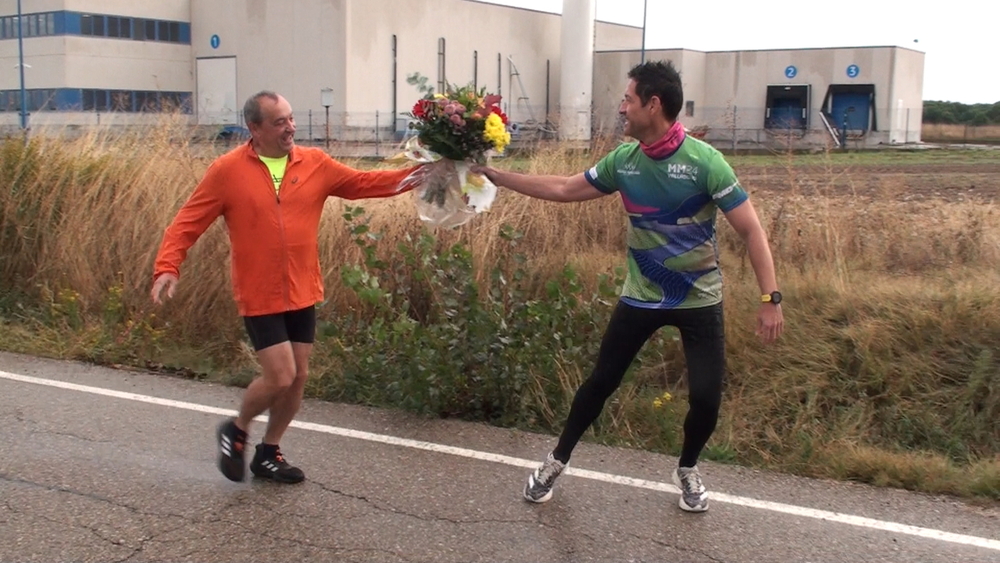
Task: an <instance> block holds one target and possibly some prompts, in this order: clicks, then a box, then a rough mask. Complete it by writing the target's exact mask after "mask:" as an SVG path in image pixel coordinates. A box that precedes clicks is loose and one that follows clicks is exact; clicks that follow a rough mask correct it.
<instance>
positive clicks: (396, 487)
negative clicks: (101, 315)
mask: <svg viewBox="0 0 1000 563" xmlns="http://www.w3.org/2000/svg"><path fill="white" fill-rule="evenodd" d="M241 391H242V390H240V389H233V388H227V387H222V386H217V385H212V384H206V383H199V382H192V381H186V380H180V379H174V378H169V377H164V376H158V375H150V374H142V373H133V372H125V371H116V370H110V369H104V368H99V367H94V366H88V365H84V364H78V363H72V362H57V361H50V360H41V359H36V358H29V357H24V356H16V355H9V354H0V428H2V432H0V561H5V562H6V561H10V562H14V561H17V562H29V561H46V562H52V561H74V562H76V561H80V562H82V561H136V562H140V561H347V562H354V561H388V562H411V561H413V562H415V561H434V562H451V561H456V562H458V561H463V562H464V561H566V562H585V561H671V562H697V563H702V562H715V563H722V562H726V563H729V562H732V563H736V562H749V561H752V562H770V561H773V562H782V563H786V562H814V563H820V562H833V561H837V562H848V561H850V562H854V561H864V562H869V561H893V562H914V563H916V562H921V563H930V562H936V561H940V562H948V563H953V562H955V561H963V562H990V561H996V562H1000V505H997V504H992V505H987V506H982V505H980V506H976V505H972V504H967V503H963V502H961V501H958V500H955V499H949V498H941V497H931V496H927V495H920V494H913V493H908V492H903V491H897V490H885V489H878V488H873V487H868V486H861V485H854V484H846V483H837V482H829V481H819V480H811V479H802V478H795V477H789V476H786V475H780V474H773V473H764V472H758V471H752V470H747V469H742V468H738V467H733V466H725V465H719V464H712V463H703V464H702V472H703V474H704V476H705V481H706V485H707V486H708V487H709V490H710V492H711V494H712V501H711V509H710V510H709V511H708V512H707V513H704V514H688V513H684V512H682V511H681V510H680V509H679V508H678V507H677V492H676V489H675V488H674V487H673V486H672V485H670V484H669V483H670V471H671V470H672V468H673V467H674V465H675V463H676V459H674V458H670V457H667V456H662V455H656V454H650V453H646V452H640V451H634V450H627V449H618V448H607V447H601V446H594V445H590V444H581V445H580V446H579V447H578V448H577V450H576V452H574V457H573V460H572V464H571V466H570V468H571V471H569V472H568V473H566V474H564V475H563V477H561V478H560V480H559V482H558V484H557V486H556V491H555V497H554V498H553V500H552V501H550V502H549V503H547V504H545V505H532V504H529V503H527V502H524V501H523V500H522V499H521V496H520V493H521V487H522V486H523V482H524V479H525V478H526V476H527V474H528V472H529V468H531V467H534V465H535V464H536V463H537V461H538V460H540V459H541V458H542V457H544V455H545V453H546V452H547V451H548V450H549V449H550V448H551V447H552V446H553V444H554V440H553V438H552V437H549V436H540V435H535V434H527V433H523V432H515V431H510V430H502V429H496V428H490V427H486V426H484V425H480V424H470V423H464V422H457V421H442V420H427V419H421V418H416V417H412V416H408V415H406V414H402V413H397V412H391V411H383V410H377V409H367V408H359V407H354V406H346V405H337V404H330V403H323V402H318V401H307V402H306V404H305V405H303V409H302V411H301V413H300V414H299V417H298V418H297V421H296V423H295V425H294V426H293V428H291V429H290V430H289V431H288V433H287V434H286V436H285V438H284V440H283V443H282V450H283V451H284V452H285V453H286V455H287V456H288V458H289V459H290V461H292V462H293V463H295V464H296V465H298V466H300V467H302V468H303V470H304V471H305V472H306V476H307V480H306V482H305V483H302V484H300V485H277V484H273V483H269V482H256V481H253V480H248V481H247V482H245V483H231V482H229V481H227V480H226V479H225V478H223V477H222V476H221V475H220V474H219V473H218V471H217V470H216V468H215V451H216V450H215V444H214V436H213V434H214V428H215V425H216V424H217V423H218V421H220V420H221V419H222V418H223V417H224V416H226V415H227V414H228V413H229V412H231V411H232V410H233V409H235V408H236V406H237V405H238V403H239V397H240V396H241ZM261 432H262V425H257V426H256V427H255V429H254V431H253V432H252V435H253V437H254V438H255V439H257V440H259V437H260V434H261Z"/></svg>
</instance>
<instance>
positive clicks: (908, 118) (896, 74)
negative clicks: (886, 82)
mask: <svg viewBox="0 0 1000 563" xmlns="http://www.w3.org/2000/svg"><path fill="white" fill-rule="evenodd" d="M893 51H894V52H893V55H894V57H895V60H894V64H893V69H892V91H891V98H890V100H889V105H890V109H891V111H892V117H891V121H892V131H891V132H890V142H892V143H919V142H920V130H921V125H922V124H923V111H924V102H923V99H924V54H923V53H921V52H920V51H913V50H911V49H903V48H900V47H897V48H895V49H894V50H893Z"/></svg>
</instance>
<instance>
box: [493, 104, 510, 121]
mask: <svg viewBox="0 0 1000 563" xmlns="http://www.w3.org/2000/svg"><path fill="white" fill-rule="evenodd" d="M493 113H495V114H497V115H499V116H500V119H501V120H503V124H504V125H507V114H506V113H504V112H503V110H501V109H500V106H493Z"/></svg>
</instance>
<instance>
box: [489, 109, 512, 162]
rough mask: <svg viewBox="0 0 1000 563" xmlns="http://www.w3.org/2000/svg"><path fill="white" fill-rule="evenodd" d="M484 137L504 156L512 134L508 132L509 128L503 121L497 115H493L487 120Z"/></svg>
mask: <svg viewBox="0 0 1000 563" xmlns="http://www.w3.org/2000/svg"><path fill="white" fill-rule="evenodd" d="M483 136H484V137H485V138H486V140H487V141H489V142H491V143H493V148H495V149H496V151H497V152H498V153H501V154H503V151H504V149H505V148H507V145H509V144H510V133H508V132H507V127H506V126H504V124H503V119H501V118H500V116H499V115H497V114H495V113H491V114H490V115H489V117H487V118H486V127H485V130H484V131H483Z"/></svg>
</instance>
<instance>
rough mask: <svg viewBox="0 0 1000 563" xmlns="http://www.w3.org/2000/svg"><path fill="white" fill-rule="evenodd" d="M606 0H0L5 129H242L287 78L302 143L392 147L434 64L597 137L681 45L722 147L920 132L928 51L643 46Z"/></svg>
mask: <svg viewBox="0 0 1000 563" xmlns="http://www.w3.org/2000/svg"><path fill="white" fill-rule="evenodd" d="M595 1H596V0H564V8H563V15H561V16H560V15H557V14H550V13H546V12H539V11H534V10H526V9H520V8H512V7H506V6H500V5H496V4H491V3H486V2H478V1H475V0H434V1H428V0H295V1H294V2H291V1H288V0H157V1H156V2H134V1H130V0H21V1H20V2H17V1H16V0H0V65H2V68H5V69H7V71H5V72H3V73H0V127H3V128H5V129H7V130H10V129H16V128H18V127H19V126H21V124H22V122H26V124H27V125H28V126H29V127H30V128H32V129H33V130H34V129H39V128H44V127H58V128H70V129H81V128H86V127H90V126H95V125H110V126H125V125H134V124H148V123H155V122H157V120H158V119H160V112H163V111H180V112H181V113H182V115H184V116H185V118H186V119H188V120H189V121H190V122H191V124H193V125H200V126H203V127H204V128H208V129H213V128H214V129H221V128H226V127H228V128H230V129H238V128H239V127H240V126H242V125H243V124H242V116H241V114H240V111H241V108H242V104H243V101H244V100H245V99H246V98H247V97H248V96H249V95H251V94H253V93H254V92H257V91H259V90H262V89H271V90H275V91H278V92H279V93H281V94H283V95H284V96H285V97H286V98H288V100H289V102H290V103H291V104H292V107H293V108H294V109H295V112H296V118H297V121H298V128H299V129H298V135H299V137H300V138H301V139H302V140H322V139H324V138H330V137H332V138H334V139H337V140H345V141H350V140H359V141H369V142H370V141H376V140H377V141H381V142H387V143H392V142H394V141H398V139H399V138H400V136H401V135H403V134H405V132H406V130H407V126H408V120H407V119H406V115H405V114H406V113H407V112H408V111H409V110H410V108H411V107H412V104H413V103H414V101H416V99H417V98H418V97H419V96H420V93H419V91H418V90H417V88H416V86H415V85H414V84H412V83H411V81H410V80H408V79H410V78H412V77H414V76H415V75H419V76H423V77H426V78H427V80H428V84H429V85H430V86H433V87H435V88H436V89H437V90H440V89H442V88H444V87H445V85H446V84H475V85H476V86H477V87H485V88H486V89H488V90H489V91H491V92H498V93H500V94H501V95H503V96H504V104H505V109H506V111H507V113H508V114H509V115H510V117H511V120H512V123H513V129H514V131H513V133H514V135H515V137H516V138H519V139H521V140H522V141H523V140H530V139H537V138H558V139H565V140H573V141H586V140H588V139H590V138H591V137H592V136H594V135H603V134H608V133H610V134H614V132H615V130H616V127H617V109H618V103H619V101H620V99H621V95H622V92H623V91H624V88H625V82H626V78H625V74H626V72H627V70H628V68H630V67H631V66H632V65H634V64H636V63H638V62H639V61H640V60H642V59H647V60H648V59H666V60H671V61H673V62H674V64H675V65H676V66H677V68H678V69H679V70H680V71H681V75H682V78H683V81H684V89H685V98H686V104H685V108H684V111H683V112H682V113H681V116H680V119H681V121H682V122H683V123H684V124H685V125H686V126H687V127H688V128H689V129H691V130H692V131H693V132H695V133H696V134H699V135H700V136H703V137H704V138H706V139H707V140H709V141H710V142H712V143H713V144H716V145H719V146H720V147H722V148H726V147H730V146H731V147H734V148H739V147H743V146H754V145H759V146H775V145H776V144H778V145H781V144H788V145H793V146H822V145H830V144H833V145H838V144H847V145H848V146H866V147H867V146H877V145H883V144H900V143H913V142H919V140H920V124H921V114H922V101H921V100H922V98H921V96H922V85H923V54H922V53H920V52H917V51H913V50H909V49H904V48H899V47H857V48H833V49H797V50H796V49H791V50H772V51H739V52H735V51H734V52H700V51H693V50H689V49H672V50H655V51H652V50H646V51H643V50H642V49H641V43H642V29H641V28H640V27H636V26H629V25H621V24H616V23H609V22H602V21H595V17H594V16H595ZM19 4H20V10H21V17H20V18H18V15H17V14H18V5H19ZM22 61H23V64H22ZM22 85H23V95H22ZM22 99H23V100H24V104H23V105H22ZM22 108H23V109H24V111H22Z"/></svg>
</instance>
